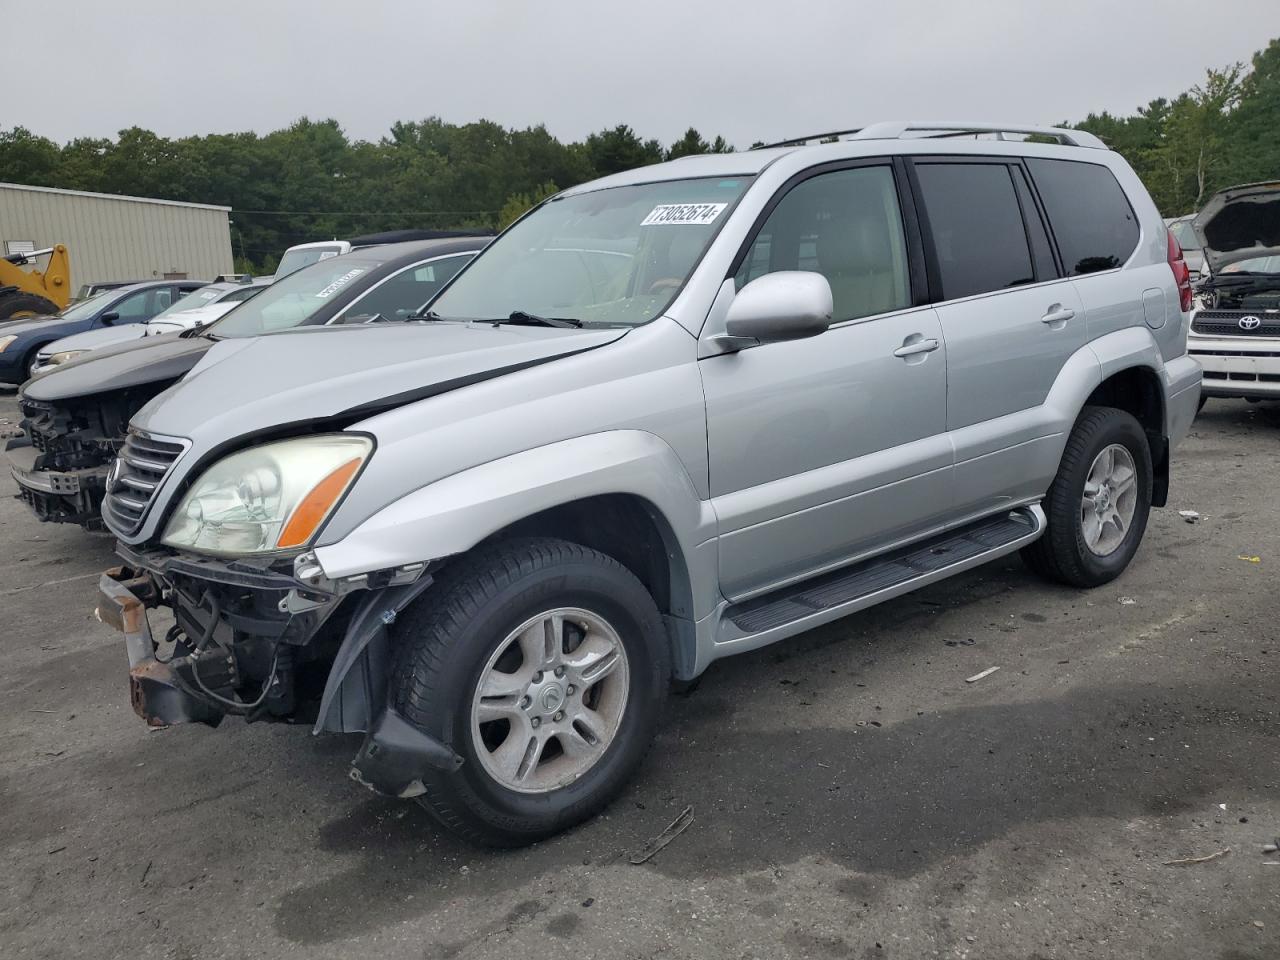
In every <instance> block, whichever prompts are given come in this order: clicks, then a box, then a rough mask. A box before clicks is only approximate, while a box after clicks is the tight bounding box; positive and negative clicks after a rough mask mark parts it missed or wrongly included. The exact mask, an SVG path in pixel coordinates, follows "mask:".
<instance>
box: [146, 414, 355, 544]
mask: <svg viewBox="0 0 1280 960" xmlns="http://www.w3.org/2000/svg"><path fill="white" fill-rule="evenodd" d="M372 451H373V441H372V440H370V439H369V438H368V437H362V436H358V435H355V434H350V433H340V434H327V435H324V436H318V437H300V438H299V439H297V440H282V441H279V442H277V443H268V444H264V445H263V446H260V447H252V448H250V449H248V450H242V451H241V452H239V453H235V454H232V455H231V456H229V457H227V458H226V459H225V460H220V461H219V462H218V463H215V464H214V465H213V466H212V467H210V468H209V469H208V470H206V471H205V472H204V474H202V475H201V477H200V479H199V480H197V481H196V482H195V484H194V486H192V487H191V489H190V490H189V491H188V492H187V495H186V496H184V497H183V498H182V502H181V503H179V504H178V508H177V510H175V511H174V513H173V516H172V517H171V518H170V519H169V526H168V528H167V529H166V530H165V533H164V537H163V538H162V541H163V542H164V543H165V544H167V545H168V546H171V547H185V548H189V549H192V550H199V551H203V552H205V553H213V554H221V555H227V556H232V555H234V556H241V555H244V554H252V553H274V552H275V551H277V550H288V549H290V548H293V547H301V546H305V545H306V544H308V543H310V542H311V540H312V538H313V537H315V535H316V534H317V533H318V532H319V530H320V527H321V525H322V524H323V523H324V521H325V520H326V519H328V517H329V514H330V513H332V512H333V508H334V507H335V506H337V504H338V501H339V500H341V499H342V496H343V494H345V493H346V492H347V490H348V489H349V488H350V486H351V483H352V481H354V480H355V477H356V474H358V473H359V472H360V468H361V467H362V466H363V465H364V462H365V460H367V459H368V457H369V454H370V453H371V452H372Z"/></svg>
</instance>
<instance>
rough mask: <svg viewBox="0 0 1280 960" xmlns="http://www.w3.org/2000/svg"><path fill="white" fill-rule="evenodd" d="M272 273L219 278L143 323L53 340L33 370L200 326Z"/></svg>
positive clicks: (260, 286) (244, 297)
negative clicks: (254, 277) (247, 277)
mask: <svg viewBox="0 0 1280 960" xmlns="http://www.w3.org/2000/svg"><path fill="white" fill-rule="evenodd" d="M273 279H274V278H272V277H263V278H262V279H260V280H251V281H246V282H233V281H226V280H219V281H216V282H214V283H210V284H208V285H206V286H203V287H201V288H200V289H199V290H193V291H192V292H191V293H189V294H187V295H186V296H185V297H183V298H181V299H180V300H175V301H174V302H173V303H172V304H171V305H170V306H169V307H167V308H166V309H165V310H162V311H161V312H160V313H158V314H156V315H155V316H154V317H152V318H151V319H150V320H149V321H147V322H146V323H129V324H120V325H119V326H111V327H102V328H101V329H98V330H89V331H87V332H85V333H77V334H76V335H75V336H71V337H63V338H62V339H61V340H55V341H54V342H53V343H51V344H49V345H48V346H47V347H45V348H44V349H43V350H41V351H40V352H39V353H38V354H37V355H36V363H37V365H36V369H35V372H36V373H45V372H46V371H48V370H51V369H52V368H54V367H57V366H60V365H61V364H64V363H66V362H68V361H69V360H75V359H76V358H77V357H81V356H83V355H84V354H86V353H90V352H91V351H94V350H101V349H102V348H103V347H110V346H115V345H116V344H120V343H127V342H129V341H131V340H138V339H141V338H142V337H146V336H156V335H158V334H161V333H175V332H177V331H180V330H190V329H191V328H192V327H202V326H205V325H206V324H209V323H212V322H213V321H214V320H217V319H218V318H219V317H221V316H222V315H223V314H224V313H226V312H227V311H229V310H230V309H231V308H232V307H234V306H235V305H236V304H237V303H241V302H243V301H245V300H248V299H249V298H250V297H252V296H253V295H254V294H256V293H259V292H260V291H262V290H263V289H265V288H266V287H267V286H268V285H270V284H271V282H272V280H273Z"/></svg>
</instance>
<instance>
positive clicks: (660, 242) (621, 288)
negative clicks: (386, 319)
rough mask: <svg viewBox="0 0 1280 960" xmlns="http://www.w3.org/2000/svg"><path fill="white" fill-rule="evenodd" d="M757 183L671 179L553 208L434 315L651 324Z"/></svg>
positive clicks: (448, 295)
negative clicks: (524, 315)
mask: <svg viewBox="0 0 1280 960" xmlns="http://www.w3.org/2000/svg"><path fill="white" fill-rule="evenodd" d="M750 182H751V180H750V178H749V177H707V178H700V179H691V180H667V181H662V182H660V183H646V184H637V185H634V186H627V187H611V188H607V189H603V190H593V191H591V192H589V193H581V194H576V195H572V196H567V197H560V198H558V199H555V200H551V201H549V202H548V203H545V204H543V205H542V206H541V207H539V208H538V209H536V210H534V211H533V213H531V214H529V215H528V216H527V217H525V218H524V219H523V220H521V221H519V222H518V223H516V224H515V225H514V226H513V227H511V228H510V229H509V230H507V232H506V233H504V234H502V236H500V237H498V239H497V240H495V241H493V243H491V244H490V245H489V246H488V247H487V248H486V249H485V251H484V253H483V254H481V255H480V256H479V257H478V258H477V259H476V262H475V263H474V264H472V265H471V266H470V267H468V268H467V271H466V272H465V273H464V274H462V276H460V277H458V279H457V281H456V282H455V283H454V284H453V285H452V286H450V287H449V289H448V290H446V291H444V293H442V294H441V295H440V297H439V298H438V299H437V300H436V301H435V302H434V303H433V304H432V305H431V309H432V310H433V311H434V312H435V313H437V314H439V315H440V316H441V317H445V318H448V319H467V320H505V319H507V318H508V317H509V316H510V315H511V314H512V313H514V312H517V311H519V312H523V313H532V314H536V315H538V316H543V317H555V318H561V319H572V320H577V321H579V322H581V323H582V324H584V325H588V326H590V325H594V324H599V325H609V326H616V325H626V326H636V325H639V324H642V323H647V322H649V321H650V320H653V319H655V318H656V317H658V316H660V315H661V314H662V312H663V311H664V310H666V308H667V306H668V305H669V304H670V303H671V301H672V300H673V299H674V298H675V295H676V294H677V293H678V292H679V290H680V288H681V287H683V286H684V283H685V281H686V280H687V279H688V277H689V275H690V274H691V273H692V272H693V269H694V267H696V266H697V265H698V261H699V260H701V259H702V254H703V252H704V251H705V250H706V249H707V246H708V245H709V244H710V243H711V240H712V238H714V237H715V235H716V232H717V231H718V230H719V229H720V226H721V224H723V223H724V222H725V220H727V219H728V217H729V213H730V212H731V210H732V209H733V206H734V204H735V203H736V202H737V201H738V199H739V198H740V197H741V196H742V194H743V192H744V191H745V190H746V188H747V186H748V184H749V183H750Z"/></svg>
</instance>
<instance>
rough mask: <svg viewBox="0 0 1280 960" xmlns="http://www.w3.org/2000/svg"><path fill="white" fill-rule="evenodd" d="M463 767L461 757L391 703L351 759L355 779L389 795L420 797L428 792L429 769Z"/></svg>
mask: <svg viewBox="0 0 1280 960" xmlns="http://www.w3.org/2000/svg"><path fill="white" fill-rule="evenodd" d="M460 766H462V758H461V757H460V756H458V755H457V754H456V753H454V752H453V751H452V750H451V749H449V748H448V747H446V746H445V745H444V744H442V743H440V742H439V741H438V740H435V739H433V738H432V737H429V736H427V735H426V734H425V733H423V732H422V731H421V730H419V729H418V728H417V727H415V726H414V725H413V724H411V723H410V722H409V721H408V720H406V719H405V718H404V717H402V716H400V714H398V713H396V710H395V708H394V707H391V706H388V707H387V708H386V709H385V710H383V711H382V714H381V715H380V716H379V717H378V722H377V723H376V724H375V725H374V727H373V729H372V730H370V731H369V735H368V736H367V737H365V738H364V743H363V744H361V746H360V752H359V753H357V754H356V757H355V759H354V760H352V761H351V779H352V780H355V781H356V782H357V783H363V784H364V785H365V786H366V787H368V788H369V789H370V790H373V791H374V792H375V793H381V794H385V795H386V796H389V797H416V796H419V795H421V794H422V793H425V792H426V789H425V788H424V787H423V785H422V775H423V774H424V773H426V772H427V770H430V769H436V770H457V769H458V767H460Z"/></svg>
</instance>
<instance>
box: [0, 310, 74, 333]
mask: <svg viewBox="0 0 1280 960" xmlns="http://www.w3.org/2000/svg"><path fill="white" fill-rule="evenodd" d="M75 322H76V321H74V320H68V319H66V317H62V316H59V315H58V314H56V313H48V314H40V315H38V316H35V317H22V318H21V319H19V320H5V321H3V322H0V336H6V337H7V336H9V335H10V334H11V333H30V332H32V331H33V330H34V331H41V332H44V331H48V330H57V329H58V326H59V325H60V324H63V323H65V324H67V325H72V324H74V323H75Z"/></svg>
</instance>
